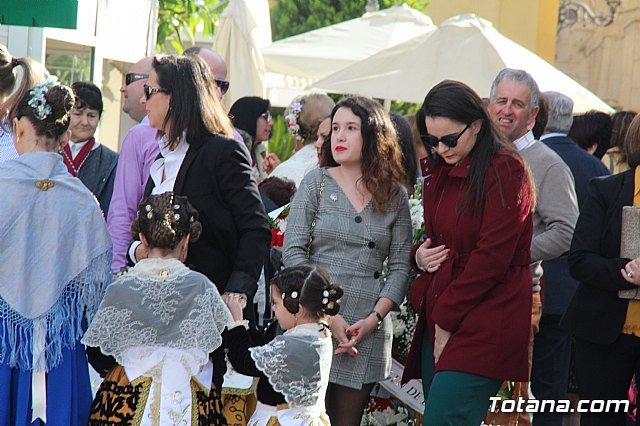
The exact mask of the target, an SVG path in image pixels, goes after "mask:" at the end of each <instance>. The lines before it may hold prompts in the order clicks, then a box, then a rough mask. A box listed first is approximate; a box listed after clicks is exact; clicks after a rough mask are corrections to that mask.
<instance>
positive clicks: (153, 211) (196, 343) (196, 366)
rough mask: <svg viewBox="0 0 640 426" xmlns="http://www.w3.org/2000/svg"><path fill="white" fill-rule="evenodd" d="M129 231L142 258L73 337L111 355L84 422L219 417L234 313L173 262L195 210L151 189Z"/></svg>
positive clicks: (189, 236)
mask: <svg viewBox="0 0 640 426" xmlns="http://www.w3.org/2000/svg"><path fill="white" fill-rule="evenodd" d="M131 228H132V233H134V234H135V236H136V237H138V235H139V236H140V239H141V241H142V244H144V245H145V248H146V249H147V251H148V253H149V258H148V259H144V260H141V261H140V262H138V263H137V264H136V266H134V267H133V268H132V269H130V270H129V271H128V272H127V273H126V274H124V275H122V276H120V277H119V278H118V279H117V280H116V281H115V282H114V283H113V284H111V285H110V286H109V287H108V288H107V292H106V295H105V297H104V299H103V301H102V303H101V304H100V307H99V308H98V312H97V314H96V315H95V317H94V319H93V322H92V323H91V325H90V326H89V329H88V330H87V332H86V334H85V335H84V337H83V339H82V343H84V344H85V345H87V346H90V347H96V348H99V352H101V353H102V358H103V360H104V358H105V357H104V356H111V357H112V359H115V363H113V362H112V365H110V366H107V367H105V368H101V369H99V371H102V372H106V377H105V380H104V381H103V382H102V385H101V386H100V389H99V390H98V392H97V394H96V397H95V398H94V401H93V405H92V406H91V415H90V420H89V425H174V424H176V425H177V424H180V425H182V424H188V425H203V426H204V425H223V424H226V423H225V422H224V420H223V417H222V415H221V402H220V396H219V393H218V390H219V389H220V384H219V383H220V382H221V376H222V374H224V370H225V366H224V361H223V359H224V357H223V355H222V351H223V349H222V347H221V345H222V331H223V330H224V328H225V327H226V326H227V325H230V324H231V323H232V322H233V320H232V318H231V314H230V313H229V310H228V309H227V307H226V305H225V304H224V302H223V301H222V298H221V297H220V294H219V293H218V290H217V288H216V286H215V285H214V284H213V283H212V282H211V281H209V279H207V277H206V276H204V275H202V274H201V273H199V272H195V271H192V270H190V269H189V268H187V267H186V266H185V265H184V264H183V263H182V262H183V261H184V260H185V259H186V256H187V249H188V245H189V243H190V242H194V241H195V240H197V239H198V237H199V236H200V233H201V230H202V227H201V225H200V222H198V212H197V211H196V210H195V209H194V208H193V207H192V206H191V204H190V203H189V202H188V201H187V198H186V197H182V196H178V195H175V194H173V193H172V192H165V193H163V194H159V195H151V196H150V197H148V198H147V199H146V200H145V201H143V203H142V204H141V205H140V208H139V210H138V217H137V218H136V219H135V220H134V222H133V224H132V226H131ZM94 353H95V351H94ZM212 353H213V354H214V358H215V354H219V357H218V358H219V359H220V360H221V362H219V363H218V362H217V361H216V365H213V364H212V362H211V361H210V354H212ZM91 354H92V352H91V351H89V355H90V358H91ZM92 364H94V365H95V363H92ZM103 365H104V362H103ZM215 383H218V386H217V387H216V385H215Z"/></svg>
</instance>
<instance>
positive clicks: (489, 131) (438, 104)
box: [416, 80, 524, 214]
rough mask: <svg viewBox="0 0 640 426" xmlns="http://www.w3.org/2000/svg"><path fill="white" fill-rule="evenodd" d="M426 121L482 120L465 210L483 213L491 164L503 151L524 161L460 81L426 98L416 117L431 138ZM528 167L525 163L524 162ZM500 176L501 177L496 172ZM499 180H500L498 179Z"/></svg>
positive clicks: (436, 88)
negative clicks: (429, 119)
mask: <svg viewBox="0 0 640 426" xmlns="http://www.w3.org/2000/svg"><path fill="white" fill-rule="evenodd" d="M426 117H445V118H448V119H450V120H453V121H457V122H459V123H463V124H470V123H473V122H474V121H477V120H480V122H481V125H480V131H479V132H478V135H477V140H476V144H475V146H474V147H473V149H472V150H471V152H470V153H469V156H470V157H471V158H472V159H473V161H471V168H470V170H469V175H468V177H467V179H468V181H469V186H468V189H467V194H466V197H465V200H464V203H463V205H462V208H461V210H464V209H465V208H467V207H472V208H473V211H474V212H476V213H478V214H479V213H480V212H482V209H483V206H484V199H485V186H484V182H485V177H486V175H487V170H488V169H489V166H490V165H491V162H492V161H493V159H494V158H495V157H496V155H497V153H498V151H499V150H500V149H507V150H509V151H511V153H512V155H513V156H514V157H516V158H518V159H519V160H520V161H521V162H523V160H522V159H521V158H520V156H519V155H518V154H517V153H516V152H515V150H514V149H513V147H512V146H511V144H509V143H508V142H507V141H505V140H504V138H503V137H502V136H501V134H500V132H499V130H498V129H497V128H496V126H495V124H494V123H493V121H492V120H491V118H490V117H489V113H488V112H487V108H486V106H485V104H484V102H483V101H482V99H481V98H480V96H478V94H477V93H476V92H474V91H473V89H471V88H470V87H469V86H467V85H466V84H464V83H461V82H459V81H453V80H444V81H442V82H440V83H438V84H437V85H436V86H434V87H433V88H432V89H431V90H430V91H429V93H427V96H426V97H425V98H424V102H423V103H422V106H421V107H420V109H419V110H418V113H417V115H416V124H417V126H418V130H419V131H420V134H421V135H426V134H428V131H427V125H426V123H425V118H426ZM427 150H428V151H429V152H431V153H432V156H434V157H438V155H437V154H436V153H435V151H434V150H433V149H431V148H430V147H428V146H427ZM523 163H524V162H523ZM496 176H498V174H497V172H496ZM498 177H499V176H498Z"/></svg>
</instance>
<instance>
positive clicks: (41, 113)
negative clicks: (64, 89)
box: [29, 75, 58, 121]
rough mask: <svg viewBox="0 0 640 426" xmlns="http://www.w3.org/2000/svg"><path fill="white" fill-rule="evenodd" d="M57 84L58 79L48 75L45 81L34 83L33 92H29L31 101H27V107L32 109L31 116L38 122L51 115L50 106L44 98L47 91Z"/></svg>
mask: <svg viewBox="0 0 640 426" xmlns="http://www.w3.org/2000/svg"><path fill="white" fill-rule="evenodd" d="M57 82H58V77H56V76H55V75H50V76H49V77H47V80H46V81H43V82H41V83H36V84H35V86H33V90H31V91H30V92H29V94H30V95H31V99H29V106H30V107H31V108H33V115H35V116H36V118H37V119H38V120H40V121H42V120H44V119H45V118H47V117H48V116H49V115H51V114H52V113H53V110H52V109H51V105H49V104H47V99H46V98H45V96H46V94H47V92H48V91H49V89H51V88H52V87H53V86H55V85H56V84H57Z"/></svg>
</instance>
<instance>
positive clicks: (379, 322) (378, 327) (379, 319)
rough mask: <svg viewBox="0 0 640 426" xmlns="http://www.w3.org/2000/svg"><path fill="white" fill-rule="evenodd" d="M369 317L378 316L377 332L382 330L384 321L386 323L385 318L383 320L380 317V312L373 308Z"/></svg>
mask: <svg viewBox="0 0 640 426" xmlns="http://www.w3.org/2000/svg"><path fill="white" fill-rule="evenodd" d="M369 315H375V316H376V318H377V319H378V325H377V327H376V330H380V328H382V321H384V318H382V315H380V312H378V311H377V310H376V308H373V309H372V310H371V313H370V314H369Z"/></svg>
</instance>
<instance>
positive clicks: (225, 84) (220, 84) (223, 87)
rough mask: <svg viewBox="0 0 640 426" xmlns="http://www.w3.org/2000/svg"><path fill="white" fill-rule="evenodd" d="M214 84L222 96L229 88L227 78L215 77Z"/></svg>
mask: <svg viewBox="0 0 640 426" xmlns="http://www.w3.org/2000/svg"><path fill="white" fill-rule="evenodd" d="M215 82H216V86H218V89H220V93H222V95H223V96H224V94H225V93H227V91H228V90H229V82H228V81H227V80H218V79H215Z"/></svg>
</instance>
